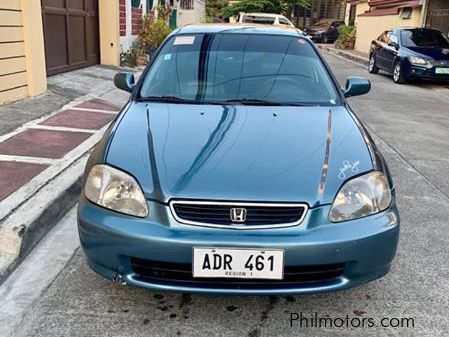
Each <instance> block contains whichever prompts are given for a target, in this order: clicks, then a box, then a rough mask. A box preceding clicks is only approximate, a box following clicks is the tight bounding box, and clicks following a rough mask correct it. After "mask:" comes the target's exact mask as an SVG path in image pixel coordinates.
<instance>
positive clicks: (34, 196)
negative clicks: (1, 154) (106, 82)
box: [0, 95, 119, 284]
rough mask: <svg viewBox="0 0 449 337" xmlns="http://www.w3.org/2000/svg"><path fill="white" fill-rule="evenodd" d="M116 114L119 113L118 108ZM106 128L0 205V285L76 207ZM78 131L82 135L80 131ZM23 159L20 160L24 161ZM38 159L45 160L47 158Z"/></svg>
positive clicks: (71, 106) (79, 100) (35, 124)
mask: <svg viewBox="0 0 449 337" xmlns="http://www.w3.org/2000/svg"><path fill="white" fill-rule="evenodd" d="M95 98H99V99H101V97H98V96H92V95H85V96H81V97H79V98H77V99H75V100H74V101H72V102H70V103H69V104H67V105H65V106H63V107H62V108H61V109H59V110H57V111H54V112H52V113H50V114H47V115H44V116H42V117H40V118H38V119H35V120H33V121H31V122H29V123H26V124H24V125H23V126H21V127H19V128H18V129H16V130H15V131H13V132H11V133H9V134H6V135H3V136H0V141H4V140H5V139H8V138H9V137H12V136H14V135H15V134H17V133H19V132H22V131H24V130H27V129H32V128H34V129H36V128H38V127H39V125H38V123H40V122H42V121H43V120H46V119H48V118H50V117H52V116H55V115H56V114H58V113H61V112H64V111H67V110H70V109H75V106H76V105H78V104H80V103H83V102H85V101H88V100H90V99H95ZM117 110H119V108H118V107H117ZM97 111H99V110H97ZM105 112H106V111H105ZM99 113H101V112H99ZM107 113H108V114H110V113H112V112H107ZM114 114H116V112H114ZM109 124H110V123H107V124H106V125H105V126H103V127H102V128H101V129H98V130H95V131H94V130H90V131H89V130H88V131H86V132H89V133H91V135H90V136H89V138H87V139H86V140H84V141H83V142H82V143H80V144H79V145H78V146H77V147H75V148H74V149H72V150H70V151H69V152H67V153H66V154H65V155H64V157H62V158H61V159H52V160H51V162H50V163H51V164H49V166H48V167H47V168H46V169H45V170H44V171H42V172H41V173H40V174H38V175H37V176H35V177H34V178H33V179H31V180H30V181H29V182H27V183H26V184H25V185H23V186H22V187H20V188H19V189H18V190H16V191H15V192H14V193H13V194H11V195H10V196H8V197H6V199H3V200H2V201H1V207H0V284H1V283H3V281H4V280H5V279H6V278H7V277H8V276H9V275H10V274H11V273H12V272H13V271H14V270H15V268H16V267H17V266H18V265H19V264H20V262H22V260H23V259H24V258H25V257H26V256H27V254H28V253H29V252H30V251H31V250H32V249H33V248H34V247H35V246H36V244H37V243H38V242H39V241H40V240H41V239H42V238H43V237H44V236H45V235H46V234H47V233H48V231H49V230H50V229H52V228H53V226H54V225H55V224H57V223H58V221H59V220H60V219H61V218H62V217H63V216H64V215H65V214H66V213H67V212H68V211H69V210H70V209H72V208H73V207H74V206H75V205H76V203H77V201H78V198H79V195H80V192H81V188H82V182H81V177H82V175H83V173H84V167H85V164H86V162H87V159H88V157H89V154H90V152H91V150H92V148H93V147H94V146H95V145H96V144H97V142H98V141H99V140H100V139H101V137H102V135H103V134H104V131H105V130H106V129H107V128H108V126H109ZM79 130H80V131H83V129H79ZM23 158H25V157H23ZM23 158H21V159H22V160H23ZM37 159H39V160H42V161H44V160H47V159H46V158H37Z"/></svg>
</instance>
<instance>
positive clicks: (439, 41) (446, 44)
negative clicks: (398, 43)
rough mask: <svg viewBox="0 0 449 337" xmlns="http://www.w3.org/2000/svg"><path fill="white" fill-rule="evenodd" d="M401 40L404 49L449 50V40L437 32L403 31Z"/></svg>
mask: <svg viewBox="0 0 449 337" xmlns="http://www.w3.org/2000/svg"><path fill="white" fill-rule="evenodd" d="M401 38H402V45H403V46H404V47H434V48H449V40H448V39H447V38H446V37H445V36H444V35H443V34H442V33H441V32H438V31H436V30H420V29H416V30H403V31H401Z"/></svg>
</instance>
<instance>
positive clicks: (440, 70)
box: [435, 68, 449, 75]
mask: <svg viewBox="0 0 449 337" xmlns="http://www.w3.org/2000/svg"><path fill="white" fill-rule="evenodd" d="M435 74H444V75H449V68H435Z"/></svg>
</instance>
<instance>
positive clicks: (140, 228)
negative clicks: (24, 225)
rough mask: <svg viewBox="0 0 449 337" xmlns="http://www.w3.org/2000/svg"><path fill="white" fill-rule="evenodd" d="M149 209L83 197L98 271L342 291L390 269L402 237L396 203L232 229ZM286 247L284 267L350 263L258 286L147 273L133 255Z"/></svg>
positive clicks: (89, 252) (136, 282) (87, 239)
mask: <svg viewBox="0 0 449 337" xmlns="http://www.w3.org/2000/svg"><path fill="white" fill-rule="evenodd" d="M148 206H149V209H150V216H149V218H148V219H139V218H134V217H130V216H126V215H121V214H118V213H115V212H112V211H108V210H105V209H103V208H100V207H98V206H96V205H94V204H92V203H90V202H89V201H87V200H86V199H85V198H84V197H83V196H82V197H81V199H80V203H79V209H78V228H79V235H80V240H81V244H82V247H83V250H84V252H85V254H86V257H87V261H88V264H89V266H90V267H91V268H92V269H93V270H94V271H96V272H97V273H99V274H100V275H102V276H104V277H106V278H108V279H111V280H120V281H121V282H122V283H126V284H129V285H133V286H138V287H143V288H147V289H153V290H160V291H180V292H192V293H221V294H297V293H310V292H325V291H333V290H341V289H346V288H350V287H353V286H357V285H360V284H363V283H366V282H369V281H372V280H374V279H377V278H379V277H381V276H383V275H385V274H386V273H388V271H389V269H390V264H391V261H392V260H393V258H394V256H395V253H396V247H397V243H398V238H399V216H398V212H397V209H396V207H395V206H392V207H391V208H390V209H389V210H387V211H385V212H383V213H380V214H377V215H373V216H370V217H366V218H363V219H358V220H352V221H347V222H342V223H338V224H332V223H329V221H328V220H327V215H328V212H329V206H328V205H327V206H322V207H318V208H314V209H309V211H308V214H307V216H306V218H305V219H304V221H303V223H302V224H300V225H299V226H294V227H289V228H277V229H262V230H231V229H217V228H206V227H198V226H190V225H183V224H180V223H178V222H176V221H175V220H174V218H173V216H172V215H171V213H170V210H169V207H168V206H166V205H162V204H159V203H155V202H149V203H148ZM194 246H207V247H245V248H282V249H284V250H285V266H286V267H287V266H309V265H329V264H339V263H340V264H341V263H344V265H345V267H344V271H343V272H342V274H341V275H339V276H338V277H335V278H333V279H331V280H326V281H323V282H300V283H285V284H284V283H282V282H280V283H278V284H276V285H273V284H265V283H264V282H261V283H260V284H257V282H255V283H254V282H253V283H252V285H248V284H243V283H242V284H238V283H235V282H234V283H232V284H231V283H229V285H227V284H226V283H222V284H220V285H218V286H217V284H213V283H212V282H210V280H208V279H203V280H204V281H202V282H194V283H193V282H185V281H182V282H181V281H179V282H178V281H176V280H171V281H167V280H157V279H154V280H148V279H142V278H141V277H140V275H138V274H137V273H136V272H135V271H134V270H133V267H132V265H131V260H132V259H146V260H151V261H159V262H160V263H169V264H176V263H178V264H184V265H186V264H191V263H192V247H194Z"/></svg>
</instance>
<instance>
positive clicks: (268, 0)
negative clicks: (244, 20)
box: [222, 0, 310, 18]
mask: <svg viewBox="0 0 449 337" xmlns="http://www.w3.org/2000/svg"><path fill="white" fill-rule="evenodd" d="M295 5H299V6H300V7H303V8H310V0H241V1H238V2H234V3H233V4H232V5H229V6H226V7H223V8H222V15H223V16H224V17H225V18H229V17H231V16H238V15H239V14H240V13H241V12H244V13H250V12H260V13H278V14H281V13H284V14H286V15H287V16H288V17H291V16H292V14H293V9H294V7H295Z"/></svg>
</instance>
